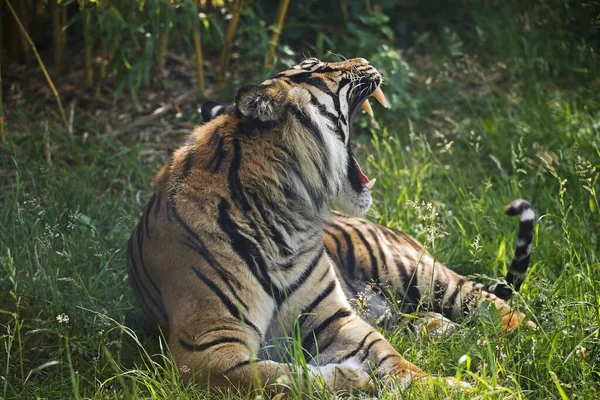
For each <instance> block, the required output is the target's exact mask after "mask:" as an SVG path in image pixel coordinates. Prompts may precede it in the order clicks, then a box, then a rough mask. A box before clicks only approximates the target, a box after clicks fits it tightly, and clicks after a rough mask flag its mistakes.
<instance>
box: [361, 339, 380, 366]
mask: <svg viewBox="0 0 600 400" xmlns="http://www.w3.org/2000/svg"><path fill="white" fill-rule="evenodd" d="M381 341H383V339H382V338H379V339H375V340H373V341H372V342H371V343H369V345H368V346H367V348H366V349H365V354H363V356H362V357H361V358H360V363H361V364H362V363H364V362H365V360H366V359H367V358H369V352H370V351H371V347H373V345H375V343H377V342H381Z"/></svg>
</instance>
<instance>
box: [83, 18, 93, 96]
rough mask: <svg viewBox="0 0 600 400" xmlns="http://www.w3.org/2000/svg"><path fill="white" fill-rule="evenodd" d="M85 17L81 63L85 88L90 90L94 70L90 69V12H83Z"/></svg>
mask: <svg viewBox="0 0 600 400" xmlns="http://www.w3.org/2000/svg"><path fill="white" fill-rule="evenodd" d="M85 13H86V15H85V18H84V19H83V36H84V41H85V49H84V51H83V61H84V64H85V86H86V87H88V88H91V87H92V86H94V69H93V68H92V38H91V36H92V32H91V31H92V27H91V22H92V12H91V10H89V9H88V10H86V11H85Z"/></svg>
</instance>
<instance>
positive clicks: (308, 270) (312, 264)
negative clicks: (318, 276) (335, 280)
mask: <svg viewBox="0 0 600 400" xmlns="http://www.w3.org/2000/svg"><path fill="white" fill-rule="evenodd" d="M324 252H325V247H324V246H322V247H321V249H320V250H319V251H318V252H317V254H316V255H315V257H314V258H313V259H312V260H311V262H310V264H308V267H307V268H306V269H305V270H304V271H303V272H302V275H300V277H299V278H298V279H297V280H296V281H295V282H294V283H292V284H291V285H290V286H288V287H287V288H286V290H285V291H286V293H287V296H288V297H289V296H291V295H292V294H293V293H294V292H295V291H296V290H297V289H298V288H300V286H302V285H303V284H304V283H305V282H306V280H307V279H308V278H309V277H310V275H311V274H312V272H313V271H314V270H315V268H316V267H317V265H319V261H321V258H322V257H323V253H324Z"/></svg>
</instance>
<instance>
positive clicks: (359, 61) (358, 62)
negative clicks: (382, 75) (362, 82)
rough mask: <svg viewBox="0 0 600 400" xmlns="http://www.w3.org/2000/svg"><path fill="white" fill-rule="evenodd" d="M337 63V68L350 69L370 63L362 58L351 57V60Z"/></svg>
mask: <svg viewBox="0 0 600 400" xmlns="http://www.w3.org/2000/svg"><path fill="white" fill-rule="evenodd" d="M338 65H339V68H341V69H345V70H348V71H350V70H352V68H357V67H366V66H370V65H371V63H370V62H369V61H367V60H366V59H364V58H353V59H351V60H346V61H341V62H339V63H338Z"/></svg>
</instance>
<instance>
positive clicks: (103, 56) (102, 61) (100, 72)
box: [94, 0, 108, 99]
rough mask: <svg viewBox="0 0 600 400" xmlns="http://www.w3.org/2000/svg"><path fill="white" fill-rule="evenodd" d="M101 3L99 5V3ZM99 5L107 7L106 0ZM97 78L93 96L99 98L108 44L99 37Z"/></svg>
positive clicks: (105, 67)
mask: <svg viewBox="0 0 600 400" xmlns="http://www.w3.org/2000/svg"><path fill="white" fill-rule="evenodd" d="M100 4H101V5H100ZM99 5H100V6H101V7H102V8H104V9H105V10H106V8H108V0H103V1H102V3H99ZM98 61H99V64H98V76H99V78H98V80H97V81H96V87H95V88H94V98H95V99H99V98H100V94H101V85H102V82H103V81H104V78H106V70H107V66H108V45H107V44H106V39H104V38H102V39H100V55H99V56H98Z"/></svg>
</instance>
